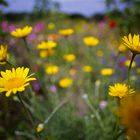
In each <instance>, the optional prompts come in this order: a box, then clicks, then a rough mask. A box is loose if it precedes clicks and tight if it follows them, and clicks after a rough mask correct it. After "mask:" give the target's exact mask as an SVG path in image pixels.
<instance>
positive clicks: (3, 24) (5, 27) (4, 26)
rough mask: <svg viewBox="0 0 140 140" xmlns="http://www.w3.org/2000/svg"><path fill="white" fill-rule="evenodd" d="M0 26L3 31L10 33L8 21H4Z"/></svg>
mask: <svg viewBox="0 0 140 140" xmlns="http://www.w3.org/2000/svg"><path fill="white" fill-rule="evenodd" d="M0 25H1V29H2V31H4V32H8V22H7V21H2V22H1V24H0Z"/></svg>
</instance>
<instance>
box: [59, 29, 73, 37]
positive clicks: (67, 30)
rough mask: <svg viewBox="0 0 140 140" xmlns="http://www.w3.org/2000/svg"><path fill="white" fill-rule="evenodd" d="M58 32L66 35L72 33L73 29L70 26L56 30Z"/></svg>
mask: <svg viewBox="0 0 140 140" xmlns="http://www.w3.org/2000/svg"><path fill="white" fill-rule="evenodd" d="M58 33H59V34H60V35H62V36H65V37H67V36H70V35H72V34H73V33H74V30H73V29H71V28H67V29H61V30H59V31H58Z"/></svg>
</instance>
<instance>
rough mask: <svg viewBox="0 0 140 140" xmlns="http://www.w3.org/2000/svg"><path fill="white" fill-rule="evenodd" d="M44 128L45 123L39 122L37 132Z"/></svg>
mask: <svg viewBox="0 0 140 140" xmlns="http://www.w3.org/2000/svg"><path fill="white" fill-rule="evenodd" d="M43 130H44V124H43V123H40V124H38V125H37V127H36V132H37V133H40V132H42V131H43Z"/></svg>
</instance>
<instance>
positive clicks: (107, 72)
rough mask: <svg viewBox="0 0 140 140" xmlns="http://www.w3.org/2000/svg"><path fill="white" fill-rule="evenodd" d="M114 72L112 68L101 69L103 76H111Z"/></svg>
mask: <svg viewBox="0 0 140 140" xmlns="http://www.w3.org/2000/svg"><path fill="white" fill-rule="evenodd" d="M113 73H114V70H113V69H111V68H104V69H102V70H101V75H103V76H109V75H112V74H113Z"/></svg>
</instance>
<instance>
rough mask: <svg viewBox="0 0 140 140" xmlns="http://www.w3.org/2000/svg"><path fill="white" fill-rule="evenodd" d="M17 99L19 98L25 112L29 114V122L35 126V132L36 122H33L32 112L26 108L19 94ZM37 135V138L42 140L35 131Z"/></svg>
mask: <svg viewBox="0 0 140 140" xmlns="http://www.w3.org/2000/svg"><path fill="white" fill-rule="evenodd" d="M17 97H18V99H19V101H20V103H21V104H22V106H23V108H24V110H25V112H26V113H27V114H28V117H29V120H30V122H31V123H32V125H33V127H34V131H35V123H34V121H33V118H32V115H31V112H30V111H29V110H28V109H27V108H26V106H25V104H24V102H23V100H22V98H21V97H20V94H19V93H17ZM35 135H36V136H37V138H40V136H39V134H38V133H36V131H35ZM37 140H39V139H37Z"/></svg>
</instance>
